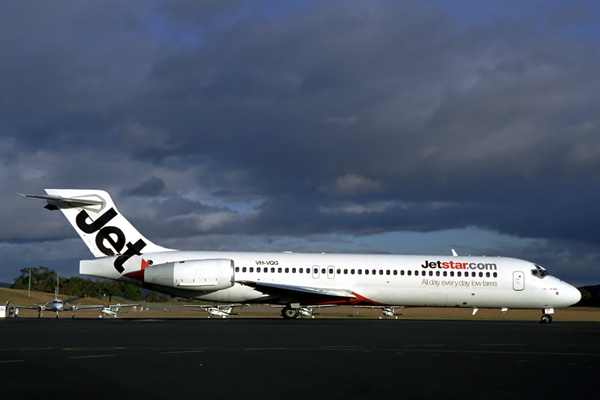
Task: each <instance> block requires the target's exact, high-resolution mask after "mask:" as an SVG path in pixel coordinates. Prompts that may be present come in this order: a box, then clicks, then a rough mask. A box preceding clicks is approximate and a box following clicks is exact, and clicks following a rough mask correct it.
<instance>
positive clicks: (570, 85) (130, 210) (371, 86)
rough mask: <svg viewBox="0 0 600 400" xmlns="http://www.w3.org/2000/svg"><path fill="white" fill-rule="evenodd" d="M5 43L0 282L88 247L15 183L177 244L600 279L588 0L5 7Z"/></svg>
mask: <svg viewBox="0 0 600 400" xmlns="http://www.w3.org/2000/svg"><path fill="white" fill-rule="evenodd" d="M0 55H1V56H0V57H1V58H0V163H1V164H0V189H1V190H0V201H1V204H2V211H1V221H2V224H0V281H4V282H12V279H13V278H15V277H16V276H18V275H19V271H20V270H21V269H22V268H28V267H36V266H40V265H44V266H47V267H49V268H53V269H56V270H58V271H60V273H61V274H62V275H63V276H73V275H76V274H77V273H78V260H79V259H85V258H91V257H92V256H91V254H90V253H89V252H88V250H87V248H86V247H85V245H84V244H83V242H81V241H80V240H79V239H78V238H77V237H76V234H75V232H74V231H73V230H72V228H71V227H70V225H69V224H68V222H67V221H66V219H64V217H63V216H62V215H61V214H60V213H58V212H49V211H46V210H44V209H43V208H42V206H43V205H44V204H43V202H41V201H36V200H29V199H23V198H21V197H19V196H17V195H16V193H30V194H41V193H43V189H44V188H74V189H75V188H77V189H78V188H85V189H92V188H93V189H104V190H107V191H109V192H110V193H111V194H112V196H113V199H114V200H115V202H116V204H117V206H118V207H119V210H120V211H121V212H122V213H123V214H124V215H126V216H127V217H128V218H129V219H130V220H131V221H132V222H133V224H134V225H136V226H137V227H138V228H139V229H140V230H141V231H142V232H143V233H144V234H145V235H146V236H147V237H148V238H150V239H152V240H153V241H155V242H157V243H159V244H162V245H164V246H168V247H173V248H179V249H190V250H191V249H197V250H269V251H271V250H272V251H284V250H292V251H328V252H333V251H335V252H377V253H398V254H450V252H451V249H452V248H455V249H456V250H457V251H458V252H459V254H461V255H469V254H470V255H488V256H497V255H502V256H511V257H517V258H523V259H527V260H530V261H534V262H538V263H540V264H542V265H544V266H545V267H546V268H548V270H549V271H550V272H551V273H553V274H555V275H557V276H559V277H561V278H563V279H564V280H567V281H569V282H571V283H574V284H576V285H583V284H598V283H600V130H599V128H600V112H599V110H600V78H599V71H600V6H599V5H598V4H597V2H595V1H547V0H544V1H528V2H521V1H485V0H484V1H480V0H477V1H475V0H473V1H469V0H460V1H454V2H450V1H427V2H423V1H400V0H399V1H368V2H367V1H352V0H344V1H328V0H323V1H308V0H306V1H285V2H282V1H279V0H273V1H234V0H231V1H205V2H202V1H195V0H194V1H192V0H190V1H166V0H163V1H161V0H156V1H146V0H144V1H133V0H131V1H125V2H124V1H120V0H115V1H89V2H87V1H86V2H81V1H60V0H55V1H51V2H49V1H28V2H20V1H6V2H1V3H0Z"/></svg>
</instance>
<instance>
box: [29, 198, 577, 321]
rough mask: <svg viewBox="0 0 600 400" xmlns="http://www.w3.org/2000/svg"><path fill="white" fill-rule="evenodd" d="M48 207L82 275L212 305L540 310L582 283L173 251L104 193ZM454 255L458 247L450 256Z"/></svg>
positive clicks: (385, 259)
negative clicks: (68, 231) (71, 234)
mask: <svg viewBox="0 0 600 400" xmlns="http://www.w3.org/2000/svg"><path fill="white" fill-rule="evenodd" d="M22 196H24V197H33V198H38V199H43V200H46V202H47V205H46V206H45V208H47V209H49V210H60V211H61V212H62V213H63V214H64V215H65V217H66V218H67V220H68V221H69V222H70V223H71V225H72V226H73V228H74V229H75V230H76V232H77V233H78V234H79V236H80V237H81V239H83V241H84V242H85V243H86V245H87V246H88V248H89V250H90V251H91V252H92V254H93V255H94V257H95V258H94V259H92V260H81V261H80V264H79V272H80V273H81V274H83V275H90V276H94V277H99V278H106V279H114V280H121V281H126V282H129V283H133V284H137V285H139V286H142V287H144V288H147V289H150V290H154V291H158V292H162V293H166V294H169V295H172V296H180V297H187V298H194V299H199V300H204V301H208V302H211V303H212V302H215V303H226V304H230V303H238V302H239V303H244V304H253V303H255V304H271V305H282V306H283V308H282V310H281V315H282V317H283V318H285V319H294V318H297V317H298V315H299V313H300V309H301V307H306V306H315V305H325V304H337V305H353V306H357V305H367V306H378V307H392V306H405V307H408V306H417V307H428V306H433V307H461V308H470V309H473V310H476V309H479V308H500V309H508V308H513V309H532V308H537V309H541V310H542V317H541V319H540V323H545V324H548V323H550V322H552V316H551V315H552V314H553V313H554V310H555V309H556V308H562V307H568V306H571V305H573V304H575V303H577V302H578V301H579V300H580V299H581V294H580V292H579V290H577V288H575V287H573V286H571V285H569V284H568V283H566V282H563V281H562V280H560V279H558V278H556V277H554V276H551V275H550V274H549V273H548V271H547V270H546V269H544V268H543V267H541V266H539V265H538V264H534V263H532V262H529V261H525V260H520V259H515V258H507V257H493V258H492V257H471V256H469V257H463V256H458V255H453V256H433V255H392V254H329V253H292V252H282V253H277V252H232V251H177V250H173V249H169V248H165V247H162V246H159V245H157V244H155V243H153V242H151V241H150V240H148V239H147V238H146V237H144V236H143V235H142V234H141V233H140V232H138V230H137V229H136V228H134V227H133V225H131V223H130V222H129V221H128V220H127V219H125V217H124V216H123V215H122V214H121V213H119V211H118V210H117V208H116V207H115V204H114V202H113V200H112V198H111V197H110V195H109V194H108V193H107V192H105V191H102V190H78V189H46V195H22ZM453 254H455V252H453Z"/></svg>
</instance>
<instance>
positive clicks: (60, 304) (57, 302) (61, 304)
mask: <svg viewBox="0 0 600 400" xmlns="http://www.w3.org/2000/svg"><path fill="white" fill-rule="evenodd" d="M73 300H76V299H73ZM102 307H103V306H101V305H78V304H71V305H69V304H68V303H67V302H65V301H62V300H61V299H59V298H56V297H55V298H54V299H53V300H52V301H51V302H50V303H46V304H36V305H35V306H17V305H15V306H9V316H10V317H15V318H16V317H18V316H19V309H21V308H25V309H31V310H38V318H41V317H42V316H43V315H44V311H50V312H55V313H56V318H58V314H59V313H60V312H62V311H71V318H75V311H77V310H84V309H90V308H102Z"/></svg>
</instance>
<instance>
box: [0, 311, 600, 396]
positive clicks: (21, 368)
mask: <svg viewBox="0 0 600 400" xmlns="http://www.w3.org/2000/svg"><path fill="white" fill-rule="evenodd" d="M0 340H1V344H0V383H1V388H2V389H1V391H2V398H19V399H33V398H36V399H39V398H40V397H43V398H59V397H60V398H80V397H81V398H93V399H112V400H114V399H116V398H127V399H129V398H144V399H166V398H175V397H176V396H177V397H181V398H192V396H193V397H196V398H199V397H202V398H206V396H218V398H233V397H235V396H243V397H244V398H250V399H253V398H256V399H258V398H261V399H272V398H278V399H279V398H282V397H284V398H286V399H306V398H310V397H312V398H332V399H361V398H365V399H398V398H407V399H430V398H440V397H444V398H458V397H460V398H465V397H468V398H474V397H483V398H485V399H486V400H487V399H496V398H497V399H506V398H511V399H516V398H522V399H525V398H527V399H532V398H533V399H535V398H540V399H542V398H543V399H549V398H550V399H554V398H565V397H566V396H574V395H583V394H586V395H589V394H591V393H597V390H598V389H597V387H598V385H597V377H598V371H600V323H597V322H555V323H553V324H550V325H540V324H537V323H532V322H511V321H431V320H361V319H352V318H350V319H315V320H294V321H285V320H280V319H256V318H251V319H240V318H238V319H226V320H224V319H210V320H208V319H182V320H179V319H168V320H167V319H165V320H161V319H156V320H144V319H104V320H98V319H75V320H68V319H59V320H53V319H41V320H37V319H11V320H5V321H0ZM84 396H85V397H84Z"/></svg>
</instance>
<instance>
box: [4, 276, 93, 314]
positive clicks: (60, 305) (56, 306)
mask: <svg viewBox="0 0 600 400" xmlns="http://www.w3.org/2000/svg"><path fill="white" fill-rule="evenodd" d="M58 282H59V279H58V273H57V274H56V288H55V290H54V299H53V300H52V301H51V302H50V303H45V304H36V305H34V306H18V305H14V306H9V308H8V315H9V316H10V317H13V318H17V317H18V316H19V309H21V308H24V309H30V310H38V318H41V317H42V316H43V314H44V311H51V312H55V313H56V318H57V319H58V314H59V313H60V312H62V311H71V318H75V311H77V310H84V309H90V308H102V307H103V306H101V305H79V304H68V303H70V302H72V301H75V300H78V299H77V298H73V299H69V300H66V301H63V300H61V299H59V298H58ZM7 306H8V303H7Z"/></svg>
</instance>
